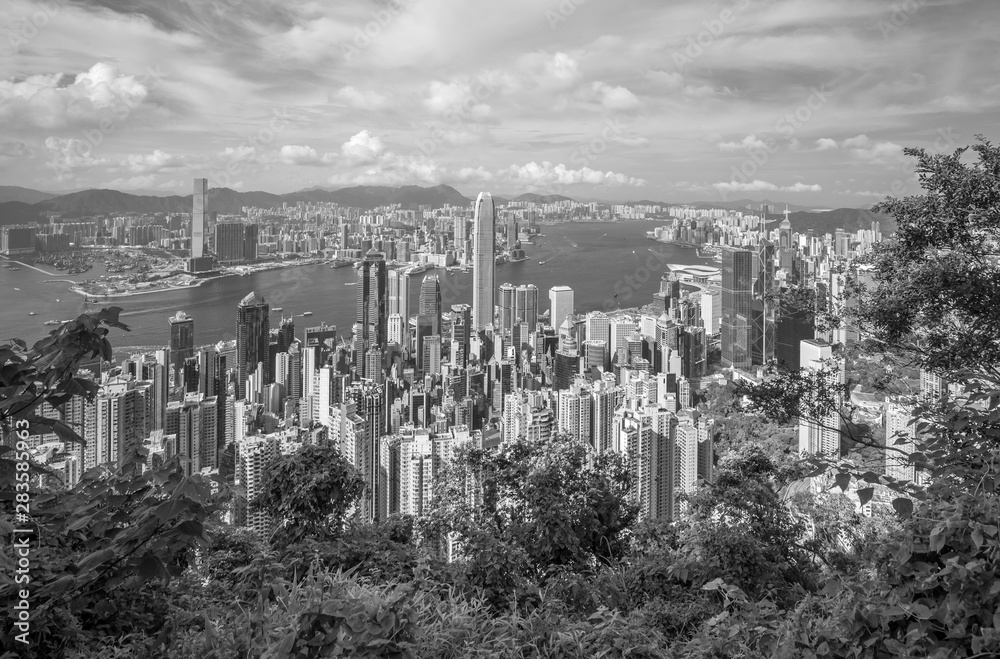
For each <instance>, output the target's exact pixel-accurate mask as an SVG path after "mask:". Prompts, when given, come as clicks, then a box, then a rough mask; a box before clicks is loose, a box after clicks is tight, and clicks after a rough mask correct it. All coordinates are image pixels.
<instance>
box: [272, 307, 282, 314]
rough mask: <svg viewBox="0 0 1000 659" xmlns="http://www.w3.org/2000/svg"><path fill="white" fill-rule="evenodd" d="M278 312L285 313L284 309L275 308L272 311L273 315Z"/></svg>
mask: <svg viewBox="0 0 1000 659" xmlns="http://www.w3.org/2000/svg"><path fill="white" fill-rule="evenodd" d="M277 311H284V309H282V308H281V307H275V308H273V309H271V313H275V312H277Z"/></svg>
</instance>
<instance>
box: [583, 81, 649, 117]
mask: <svg viewBox="0 0 1000 659" xmlns="http://www.w3.org/2000/svg"><path fill="white" fill-rule="evenodd" d="M590 89H591V91H592V92H593V93H594V94H596V95H597V97H598V99H600V101H601V104H602V105H603V106H604V107H606V108H608V109H609V110H622V111H625V110H634V109H636V108H637V107H639V99H638V98H636V95H635V94H633V93H632V92H630V91H629V90H628V89H626V88H625V87H612V86H611V85H608V84H605V83H603V82H600V81H597V82H595V83H593V84H592V85H591V87H590Z"/></svg>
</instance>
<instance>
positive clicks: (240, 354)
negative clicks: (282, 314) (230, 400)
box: [236, 292, 271, 400]
mask: <svg viewBox="0 0 1000 659" xmlns="http://www.w3.org/2000/svg"><path fill="white" fill-rule="evenodd" d="M270 311H271V307H270V305H269V304H268V303H267V302H266V301H265V300H264V296H262V295H259V294H257V293H253V292H251V293H249V294H248V295H247V296H246V297H245V298H243V299H242V300H240V303H239V306H237V308H236V392H237V399H240V400H242V399H244V398H246V396H247V377H248V376H249V375H250V374H251V373H253V372H254V371H256V370H257V364H258V363H261V364H263V368H264V384H266V383H268V382H270V378H269V375H270V374H269V373H268V370H269V363H270V360H269V359H268V346H269V344H270V340H271V325H270V320H269V318H268V314H269V313H270Z"/></svg>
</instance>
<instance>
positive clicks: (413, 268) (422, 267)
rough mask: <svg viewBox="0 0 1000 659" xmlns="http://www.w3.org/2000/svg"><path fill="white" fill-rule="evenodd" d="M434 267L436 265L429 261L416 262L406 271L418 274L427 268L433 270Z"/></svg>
mask: <svg viewBox="0 0 1000 659" xmlns="http://www.w3.org/2000/svg"><path fill="white" fill-rule="evenodd" d="M435 267H437V266H435V265H433V264H431V263H418V264H417V265H414V266H411V267H410V269H409V270H408V271H407V272H409V273H410V274H411V275H419V274H420V273H421V272H427V271H428V270H433V269H434V268H435Z"/></svg>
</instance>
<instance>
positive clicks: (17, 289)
mask: <svg viewBox="0 0 1000 659" xmlns="http://www.w3.org/2000/svg"><path fill="white" fill-rule="evenodd" d="M14 290H15V291H19V290H21V289H20V288H15V289H14ZM58 301H59V300H56V302H58Z"/></svg>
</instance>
